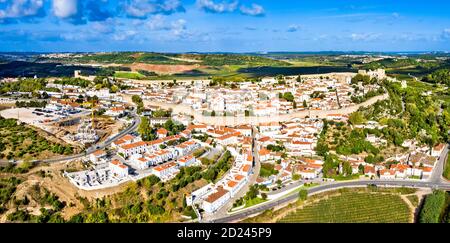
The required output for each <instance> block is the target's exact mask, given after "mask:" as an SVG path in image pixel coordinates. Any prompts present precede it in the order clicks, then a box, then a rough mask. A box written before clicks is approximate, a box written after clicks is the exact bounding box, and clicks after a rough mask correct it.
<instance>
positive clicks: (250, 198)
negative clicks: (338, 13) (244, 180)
mask: <svg viewBox="0 0 450 243" xmlns="http://www.w3.org/2000/svg"><path fill="white" fill-rule="evenodd" d="M262 187H264V186H262ZM262 187H261V186H258V185H252V186H251V187H250V189H249V190H248V192H247V193H246V194H245V196H244V197H241V198H239V199H238V200H236V202H234V203H233V208H235V207H239V206H242V205H245V206H244V208H248V207H251V206H253V205H256V204H259V203H262V202H265V201H267V195H266V194H264V195H265V196H263V197H258V194H259V190H260V189H262Z"/></svg>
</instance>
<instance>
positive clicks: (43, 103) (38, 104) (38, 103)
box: [16, 100, 47, 108]
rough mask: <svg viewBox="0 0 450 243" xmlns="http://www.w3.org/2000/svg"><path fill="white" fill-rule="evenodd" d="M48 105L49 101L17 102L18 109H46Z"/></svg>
mask: <svg viewBox="0 0 450 243" xmlns="http://www.w3.org/2000/svg"><path fill="white" fill-rule="evenodd" d="M46 105H47V101H34V100H33V101H29V102H27V101H16V107H17V108H21V107H45V106H46Z"/></svg>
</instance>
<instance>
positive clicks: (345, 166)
mask: <svg viewBox="0 0 450 243" xmlns="http://www.w3.org/2000/svg"><path fill="white" fill-rule="evenodd" d="M342 171H343V172H344V175H345V176H349V175H351V174H352V172H353V170H352V166H351V165H350V163H349V162H348V161H345V162H344V163H343V165H342Z"/></svg>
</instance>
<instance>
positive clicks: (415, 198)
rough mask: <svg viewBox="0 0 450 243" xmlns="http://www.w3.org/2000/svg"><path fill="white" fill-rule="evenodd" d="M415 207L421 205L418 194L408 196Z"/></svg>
mask: <svg viewBox="0 0 450 243" xmlns="http://www.w3.org/2000/svg"><path fill="white" fill-rule="evenodd" d="M406 198H408V200H409V201H410V202H411V204H412V205H413V206H414V207H417V206H419V197H418V196H417V195H409V196H406Z"/></svg>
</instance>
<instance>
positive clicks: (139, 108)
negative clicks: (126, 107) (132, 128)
mask: <svg viewBox="0 0 450 243" xmlns="http://www.w3.org/2000/svg"><path fill="white" fill-rule="evenodd" d="M131 100H132V101H133V103H134V104H136V106H137V108H136V111H137V113H138V114H141V113H142V111H143V110H144V102H143V101H142V98H141V97H140V96H139V95H133V96H132V97H131Z"/></svg>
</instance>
